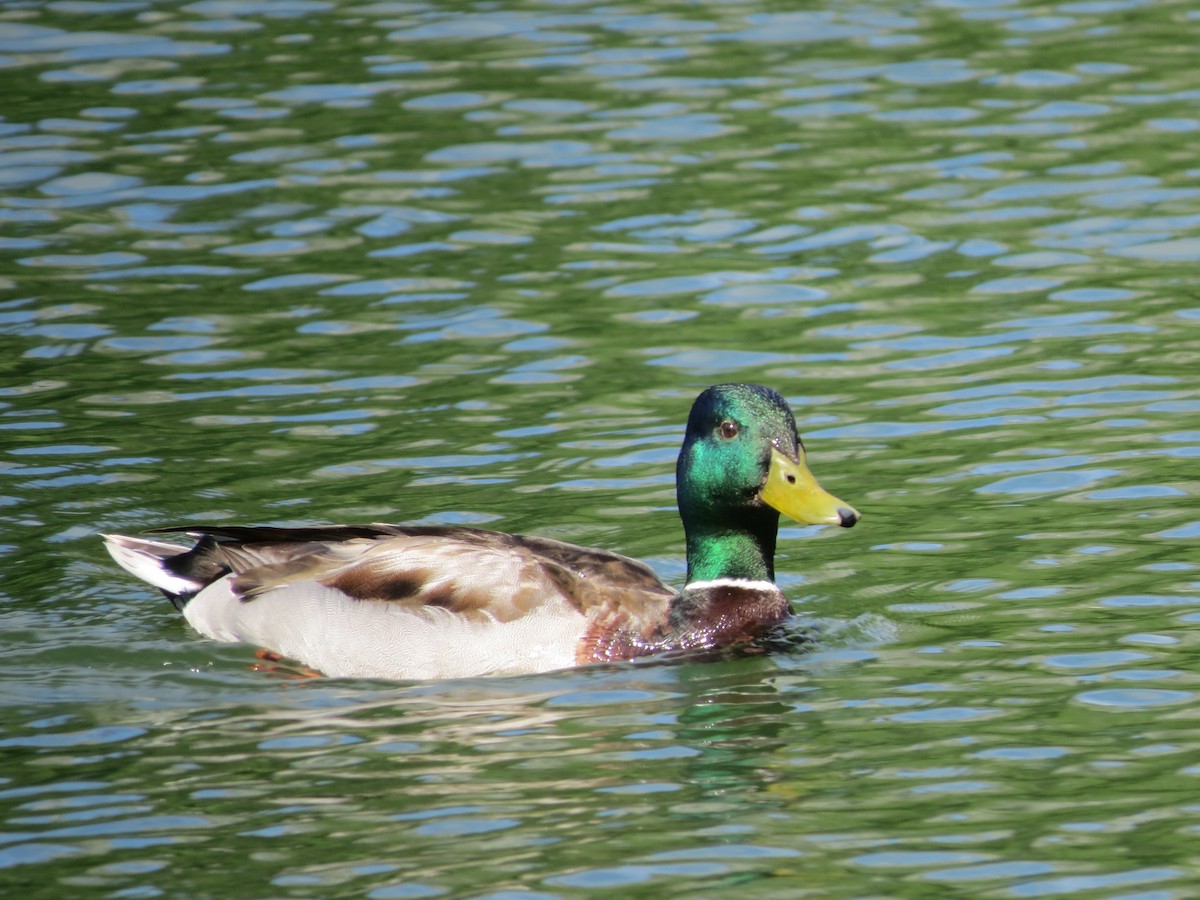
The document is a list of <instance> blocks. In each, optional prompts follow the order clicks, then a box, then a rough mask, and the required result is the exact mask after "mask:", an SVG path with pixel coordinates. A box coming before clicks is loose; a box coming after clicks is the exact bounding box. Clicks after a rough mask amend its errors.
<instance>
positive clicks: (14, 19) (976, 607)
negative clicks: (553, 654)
mask: <svg viewBox="0 0 1200 900" xmlns="http://www.w3.org/2000/svg"><path fill="white" fill-rule="evenodd" d="M1197 46H1200V13H1198V12H1197V10H1196V9H1195V8H1194V6H1193V5H1192V4H1188V3H1184V2H1169V0H1167V2H1155V3H1150V2H1139V0H1100V2H1064V3H1048V4H1035V3H1022V2H1016V0H944V2H918V3H910V4H893V3H873V2H867V3H862V4H858V5H846V4H841V3H834V2H825V3H823V4H821V3H818V4H809V5H806V6H805V8H803V9H796V10H789V9H788V7H787V6H786V5H782V6H781V5H779V4H770V3H766V2H761V0H746V2H735V0H728V2H724V0H709V2H668V0H664V2H650V3H639V4H632V3H627V4H621V3H617V4H614V5H605V6H598V7H593V6H592V5H590V4H585V3H581V2H572V0H563V2H552V0H545V2H535V0H528V2H513V3H508V2H505V3H485V2H478V3H473V4H472V3H465V2H445V3H436V2H435V3H430V2H422V0H411V2H410V0H394V2H387V0H385V2H377V3H353V2H340V0H261V2H253V0H198V2H194V3H183V4H164V3H153V2H149V0H55V2H16V0H8V2H0V81H2V83H3V85H4V89H3V96H4V98H5V99H4V103H3V104H2V105H0V333H2V334H3V338H2V346H3V354H2V355H0V372H2V378H0V475H2V476H3V478H2V480H0V517H2V521H3V530H2V537H0V554H2V555H3V566H2V567H0V604H2V605H0V616H2V628H0V660H2V661H0V666H2V667H3V668H2V673H3V674H2V676H0V758H2V759H3V760H4V763H3V766H0V817H2V819H3V830H2V832H0V886H4V887H7V888H9V889H10V890H12V891H14V896H17V895H18V893H17V892H19V894H20V896H26V897H33V896H37V897H60V896H64V895H74V894H82V893H87V894H88V895H89V896H111V897H153V896H158V895H165V896H171V897H209V896H273V897H328V896H343V895H344V896H365V897H369V898H414V897H434V896H447V897H464V898H467V897H470V898H496V900H499V898H505V900H508V898H516V897H531V898H566V897H578V896H587V895H591V894H597V893H609V894H615V895H618V896H633V895H637V896H656V897H657V896H677V895H678V896H706V897H735V896H736V897H743V896H753V897H797V896H808V895H811V896H821V897H846V898H857V897H863V896H905V897H933V896H949V895H951V894H953V895H954V896H987V897H992V896H995V897H1041V896H1086V897H1093V896H1104V897H1117V896H1124V897H1135V896H1136V897H1139V898H1155V900H1159V898H1179V897H1198V896H1200V854H1198V853H1197V850H1196V847H1197V835H1198V834H1200V757H1198V754H1197V751H1198V749H1200V741H1198V739H1197V732H1196V728H1195V722H1196V719H1197V716H1200V696H1198V693H1197V692H1198V691H1200V686H1198V684H1200V678H1198V673H1197V667H1196V652H1195V651H1196V648H1197V646H1198V642H1200V638H1198V637H1197V635H1200V574H1198V572H1197V564H1198V563H1200V556H1198V554H1197V543H1198V539H1200V514H1198V513H1197V504H1196V499H1195V498H1196V495H1197V489H1198V481H1197V479H1196V476H1195V471H1196V461H1197V457H1198V456H1200V392H1198V390H1197V375H1196V373H1197V372H1198V371H1200V299H1198V296H1200V288H1198V284H1200V280H1198V279H1197V275H1196V273H1197V268H1196V265H1197V261H1198V260H1200V157H1198V155H1197V152H1196V147H1197V139H1198V137H1200V135H1198V132H1200V114H1198V112H1197V110H1198V109H1200V106H1198V101H1200V86H1198V85H1200V82H1198V81H1197V77H1196V47H1197ZM726 380H751V381H758V382H762V383H766V384H769V385H771V386H773V387H776V388H777V389H779V390H780V391H782V392H783V393H784V394H785V395H786V396H787V397H788V398H789V399H790V400H791V401H792V403H793V405H794V407H795V408H796V410H797V416H798V419H799V422H800V427H801V430H802V431H803V432H804V434H805V436H806V439H807V441H808V444H809V449H810V458H811V460H812V462H813V465H814V468H815V470H816V472H817V474H818V475H819V476H820V477H821V478H822V480H823V481H824V483H825V484H826V485H827V486H828V487H829V488H830V489H831V490H833V491H835V492H836V493H837V494H839V495H840V496H843V497H845V498H846V499H847V500H849V501H851V502H853V503H855V504H856V505H857V506H859V507H860V508H861V509H862V510H863V511H864V513H865V519H864V521H863V523H862V525H861V526H860V527H858V528H855V529H854V530H853V531H850V532H838V533H836V534H835V533H833V531H832V530H830V529H810V528H800V527H786V528H784V530H783V532H782V540H781V552H780V557H779V560H778V567H779V569H780V572H781V576H782V577H781V581H782V583H783V584H784V585H785V587H786V589H787V590H788V592H789V594H790V595H791V597H792V598H793V600H794V602H795V607H796V611H797V624H796V627H797V629H798V630H803V631H808V630H812V631H814V632H815V633H817V634H818V635H819V641H818V644H817V645H816V649H812V648H809V647H804V646H797V647H796V648H793V649H790V650H789V649H788V648H776V649H775V650H774V651H773V652H771V653H770V654H767V655H758V656H750V657H742V658H738V659H730V660H726V661H723V662H712V663H700V662H695V663H686V662H685V663H676V664H671V665H665V664H641V665H628V666H617V667H610V668H599V667H598V668H588V669H581V670H577V671H573V672H569V673H561V674H554V675H546V676H539V677H533V678H516V679H497V680H491V681H488V680H480V681H471V682H446V683H438V684H387V683H378V682H354V681H336V680H315V681H314V680H305V679H302V678H299V677H296V676H297V673H296V672H294V671H290V670H289V669H288V668H287V667H282V668H278V669H273V670H271V669H268V670H262V669H256V668H255V667H254V663H255V659H254V655H253V652H252V648H247V647H239V646H228V645H217V644H213V643H211V642H207V641H205V640H202V639H200V638H199V637H197V636H196V635H195V634H194V633H192V632H190V631H189V629H188V628H187V627H186V625H185V623H184V622H183V621H182V620H181V619H180V618H179V617H178V616H177V615H176V614H175V613H174V611H173V610H172V609H170V607H169V605H168V604H166V603H165V602H163V601H162V600H161V598H157V597H155V596H151V592H150V591H149V590H148V589H146V588H145V587H144V586H142V585H139V584H136V583H133V582H131V581H130V579H129V578H128V577H125V576H124V575H123V574H122V573H120V572H118V571H117V570H116V568H115V567H114V566H113V564H112V563H110V562H109V560H108V559H107V557H106V555H105V554H104V553H103V551H102V549H101V548H100V545H99V543H98V541H97V539H96V532H97V531H98V530H133V531H136V530H139V529H142V528H148V527H153V526H155V525H162V524H169V523H179V522H187V521H206V522H225V521H241V522H271V523H280V524H293V523H306V522H321V521H363V520H366V521H372V520H384V521H389V520H390V521H425V522H455V523H472V524H480V525H486V526H488V527H495V528H501V529H505V530H514V531H527V532H535V533H539V534H545V535H550V536H554V537H558V538H563V539H567V540H572V541H576V542H580V543H585V544H596V545H602V546H607V547H611V548H613V549H616V550H620V551H622V552H626V553H629V554H632V555H635V556H639V557H642V558H645V559H647V560H649V561H650V562H651V563H652V564H653V565H654V566H655V567H656V568H657V569H658V570H659V571H660V573H662V574H663V576H664V577H666V578H668V579H672V580H678V579H679V578H680V576H681V575H682V574H683V568H684V564H683V556H682V536H681V532H680V529H679V526H678V520H677V517H676V513H675V508H674V492H673V461H674V457H675V453H676V449H677V447H678V444H679V441H680V436H681V431H682V422H683V420H684V417H685V416H686V412H687V408H688V405H689V404H690V401H691V399H692V397H693V396H694V395H695V394H696V393H697V392H698V391H699V390H700V389H701V388H703V387H704V386H706V385H707V384H710V383H713V382H716V381H726Z"/></svg>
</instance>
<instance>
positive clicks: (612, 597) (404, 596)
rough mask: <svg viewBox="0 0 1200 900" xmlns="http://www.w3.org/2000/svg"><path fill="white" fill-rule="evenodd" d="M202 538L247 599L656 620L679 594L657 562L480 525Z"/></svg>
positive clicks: (194, 530)
mask: <svg viewBox="0 0 1200 900" xmlns="http://www.w3.org/2000/svg"><path fill="white" fill-rule="evenodd" d="M161 531H164V532H186V533H188V534H191V535H194V536H197V537H200V538H202V540H201V542H200V543H199V544H198V545H197V547H196V548H194V550H193V551H189V552H190V553H192V554H193V555H194V557H195V558H194V561H193V563H188V564H189V565H190V564H194V565H195V567H196V568H197V569H200V568H204V570H205V571H206V572H209V571H214V570H215V573H216V574H215V576H214V577H220V575H223V574H226V573H230V572H231V573H233V575H234V579H233V587H234V590H235V591H236V592H237V593H238V594H239V595H241V597H242V599H243V600H244V601H252V600H253V599H254V597H256V596H258V595H260V594H262V593H264V592H266V591H270V590H274V589H277V588H284V587H286V586H287V585H289V584H295V583H298V582H319V583H321V584H323V585H325V586H327V587H330V588H333V589H335V590H338V591H340V592H342V593H344V594H346V595H347V596H350V597H353V598H355V599H357V600H363V601H385V602H390V603H402V604H405V605H407V606H411V607H414V608H417V607H424V606H437V607H441V608H444V609H448V610H450V611H453V612H456V613H459V614H462V615H465V616H467V617H470V618H473V617H481V618H483V617H487V618H491V619H495V620H497V621H502V622H504V621H512V620H514V619H517V618H519V617H521V616H522V615H525V614H526V613H528V612H530V611H531V610H532V609H534V608H535V607H536V606H538V605H540V604H542V603H545V602H547V601H549V600H551V599H560V600H565V601H566V602H568V603H569V604H571V605H572V606H574V607H575V609H577V610H578V611H579V612H580V613H581V614H582V615H585V616H589V617H590V618H596V617H601V618H605V619H608V618H610V617H611V616H612V615H613V612H612V610H613V609H619V610H620V611H621V613H620V618H622V619H623V620H624V619H632V620H633V621H635V622H641V623H646V622H647V621H650V620H652V621H653V622H654V623H655V624H657V623H659V622H661V621H663V620H664V618H665V615H666V609H667V606H668V603H669V601H670V598H671V597H672V596H673V595H674V592H673V591H671V590H670V589H669V588H668V587H666V586H665V585H664V584H663V583H662V582H661V581H659V580H658V578H657V577H656V576H655V575H654V572H653V570H651V569H650V567H649V566H647V565H645V564H643V563H640V562H637V561H636V560H632V559H629V558H627V557H624V556H621V555H620V554H616V553H610V552H608V551H604V550H596V549H590V548H585V547H576V546H574V545H572V544H566V543H563V542H561V541H554V540H551V539H548V538H538V537H526V536H520V535H510V534H504V533H501V532H494V531H483V530H480V529H474V528H458V527H436V526H431V527H420V526H411V527H406V526H396V525H339V526H327V527H315V528H269V527H264V528H256V527H245V526H230V527H206V526H199V527H182V528H173V529H161Z"/></svg>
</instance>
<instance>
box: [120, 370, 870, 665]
mask: <svg viewBox="0 0 1200 900" xmlns="http://www.w3.org/2000/svg"><path fill="white" fill-rule="evenodd" d="M675 480H676V493H677V497H678V502H679V515H680V518H681V519H682V520H683V527H684V532H685V534H686V539H687V582H686V583H685V584H684V586H683V588H682V589H681V590H679V591H674V590H672V589H671V588H669V587H667V586H666V585H665V584H663V582H662V581H660V580H659V579H658V577H657V576H656V575H655V574H654V572H653V570H651V568H650V567H649V566H647V565H646V564H644V563H641V562H638V561H636V560H633V559H629V558H628V557H625V556H621V555H620V554H617V553H610V552H608V551H606V550H596V549H590V548H584V547H577V546H574V545H573V544H567V543H563V542H561V541H556V540H551V539H549V538H543V537H532V536H522V535H514V534H504V533H500V532H496V531H485V530H482V529H477V528H463V527H456V526H445V527H443V526H417V525H413V526H408V525H378V524H377V525H328V526H316V527H310V528H272V527H256V526H250V527H247V526H208V525H187V526H183V527H176V528H161V529H156V530H154V531H153V532H149V533H151V534H165V533H179V534H186V535H188V536H190V537H192V538H196V539H197V540H196V542H195V544H194V545H192V546H190V547H187V546H183V545H181V544H178V543H173V542H168V541H162V540H157V539H152V538H141V537H126V536H124V535H119V534H107V535H103V537H104V540H105V543H106V546H107V548H108V551H109V553H111V554H112V557H113V559H115V560H116V561H117V563H119V564H120V565H121V566H122V567H124V568H125V569H127V570H128V571H129V572H131V573H132V574H134V575H136V576H138V577H139V578H142V579H144V580H145V581H148V582H149V583H150V584H152V585H154V586H155V587H157V588H158V589H159V590H161V591H162V592H163V593H164V594H166V595H167V597H168V599H170V601H171V602H172V603H173V604H174V605H175V607H176V608H177V609H179V610H180V611H181V612H182V613H183V615H184V617H185V618H186V619H187V621H188V622H189V623H191V625H192V627H193V628H195V629H196V630H197V631H199V632H200V633H201V634H203V635H206V636H208V637H210V638H213V639H215V640H218V641H239V642H244V643H248V644H256V645H258V646H259V647H262V648H265V649H267V650H269V651H271V652H272V653H273V654H276V655H277V656H279V657H289V658H291V659H294V660H297V661H299V662H301V663H303V664H304V665H305V666H308V667H310V668H312V669H314V670H316V671H317V672H320V673H324V674H325V675H330V676H350V677H374V678H398V679H431V678H448V677H467V676H475V675H498V674H519V673H530V672H544V671H550V670H554V669H564V668H568V667H571V666H576V665H582V664H586V663H594V662H609V661H616V660H628V659H633V658H635V657H641V656H647V655H651V654H657V653H663V652H668V651H684V650H690V649H694V648H696V649H699V648H706V649H712V648H720V647H727V646H732V645H736V644H741V643H744V642H747V641H751V640H753V639H754V638H756V637H758V636H760V635H762V634H763V633H764V632H766V631H767V630H768V629H770V628H771V627H772V626H774V625H776V624H778V623H779V622H781V621H782V620H783V619H784V618H786V617H787V616H788V615H789V613H790V609H789V606H788V602H787V600H786V599H785V598H784V596H783V593H782V592H781V591H780V589H779V588H778V587H777V586H776V584H775V570H774V557H775V540H776V536H777V532H778V527H779V514H780V513H784V514H786V515H788V516H790V517H792V518H793V519H796V520H797V521H800V522H803V523H807V524H811V525H840V526H842V527H843V528H849V527H850V526H852V525H854V523H855V522H857V521H858V519H859V514H858V512H857V511H856V510H855V509H854V508H853V507H851V506H850V505H848V504H846V503H843V502H842V501H841V500H838V499H837V498H836V497H833V496H831V495H830V494H828V493H826V492H825V491H824V490H822V489H821V487H820V486H819V485H818V484H817V482H816V480H815V479H814V478H813V476H812V474H811V473H810V472H809V470H808V467H807V465H806V463H805V452H804V445H803V443H802V442H801V441H800V437H799V435H797V433H796V421H795V419H794V418H793V416H792V411H791V409H789V408H788V405H787V401H786V400H784V398H783V397H782V396H780V395H779V394H778V393H776V392H775V391H773V390H771V389H769V388H765V387H762V386H760V385H755V384H719V385H714V386H713V387H710V388H708V389H707V390H705V391H704V392H703V393H701V394H700V396H699V397H697V398H696V401H695V403H694V404H693V405H692V409H691V413H690V415H689V416H688V422H687V431H686V434H685V435H684V439H683V447H682V449H681V450H680V453H679V460H678V463H677V465H676V473H675Z"/></svg>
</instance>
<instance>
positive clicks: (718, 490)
mask: <svg viewBox="0 0 1200 900" xmlns="http://www.w3.org/2000/svg"><path fill="white" fill-rule="evenodd" d="M676 492H677V494H678V500H679V515H680V517H681V518H682V519H683V523H684V528H685V530H686V531H687V534H688V550H689V554H688V555H689V567H691V566H692V564H693V563H696V562H698V561H699V559H693V556H695V557H698V558H699V557H708V558H710V559H711V560H712V562H713V565H706V566H704V572H703V573H702V574H701V575H700V577H713V573H714V572H717V571H719V570H721V569H728V568H730V565H731V564H732V562H735V561H736V560H733V559H729V561H728V563H727V562H725V561H723V560H726V558H731V557H734V556H739V557H740V556H744V555H745V552H746V548H743V550H741V551H738V550H736V547H737V545H738V544H741V543H744V541H741V540H740V539H739V538H740V536H741V535H744V536H746V537H749V538H753V540H754V543H756V544H757V545H758V546H759V548H760V551H761V553H762V555H763V556H764V557H765V560H764V561H765V564H766V572H765V573H759V574H760V575H761V574H766V576H767V577H773V572H772V557H773V556H774V551H775V536H776V532H777V530H778V527H779V514H780V513H783V514H785V515H787V516H789V517H791V518H793V519H795V520H796V521H798V522H803V523H805V524H808V525H841V526H842V527H843V528H849V527H850V526H852V525H854V523H855V522H857V521H858V519H859V513H858V511H857V510H856V509H854V507H852V506H850V504H848V503H845V502H843V501H841V500H839V499H838V498H837V497H834V496H833V495H832V494H829V493H828V492H826V491H825V490H823V489H822V488H821V486H820V485H819V484H817V480H816V479H815V478H814V477H813V476H812V473H811V472H809V470H808V466H807V464H806V462H805V454H804V444H803V443H802V442H801V440H800V437H799V435H797V434H796V420H795V418H794V417H793V416H792V411H791V409H790V408H789V407H788V404H787V401H786V400H784V399H783V397H782V396H780V395H779V394H778V393H777V392H775V391H773V390H771V389H770V388H765V387H762V386H761V385H757V384H718V385H714V386H712V387H710V388H708V389H707V390H705V391H704V392H703V393H702V394H700V396H699V397H697V398H696V401H695V403H693V404H692V411H691V414H690V415H689V416H688V423H687V433H686V435H685V436H684V439H683V448H682V450H681V451H680V454H679V463H678V466H677V468H676ZM751 568H753V567H751ZM728 575H729V573H728V572H722V573H721V575H719V576H717V577H722V576H726V577H727V576H728Z"/></svg>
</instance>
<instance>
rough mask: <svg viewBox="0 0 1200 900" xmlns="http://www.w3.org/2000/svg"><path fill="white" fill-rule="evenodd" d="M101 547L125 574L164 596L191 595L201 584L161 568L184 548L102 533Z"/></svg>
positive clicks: (185, 548) (146, 539)
mask: <svg viewBox="0 0 1200 900" xmlns="http://www.w3.org/2000/svg"><path fill="white" fill-rule="evenodd" d="M100 536H101V537H102V538H104V547H105V549H106V550H108V552H109V555H110V556H112V558H113V559H114V560H116V563H117V565H119V566H120V567H121V568H122V569H124V570H125V571H126V572H129V573H130V574H131V575H136V576H137V577H138V578H140V579H142V581H146V582H149V583H150V584H152V585H154V586H155V587H156V588H158V589H159V590H163V591H166V592H167V593H168V594H194V593H195V592H196V591H198V590H200V588H202V587H203V586H204V585H203V584H202V583H201V582H199V581H195V580H194V579H191V578H184V577H182V576H180V575H176V574H175V573H174V572H172V571H171V570H170V569H167V568H164V567H163V561H164V560H168V559H171V558H172V557H174V556H178V555H179V554H180V553H184V552H186V551H187V549H188V548H187V547H181V546H180V545H179V544H171V543H168V542H167V541H154V540H150V539H149V538H137V537H128V536H126V535H123V534H102V535H100Z"/></svg>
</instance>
